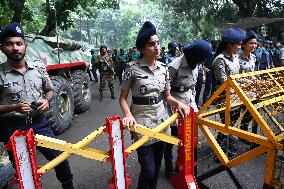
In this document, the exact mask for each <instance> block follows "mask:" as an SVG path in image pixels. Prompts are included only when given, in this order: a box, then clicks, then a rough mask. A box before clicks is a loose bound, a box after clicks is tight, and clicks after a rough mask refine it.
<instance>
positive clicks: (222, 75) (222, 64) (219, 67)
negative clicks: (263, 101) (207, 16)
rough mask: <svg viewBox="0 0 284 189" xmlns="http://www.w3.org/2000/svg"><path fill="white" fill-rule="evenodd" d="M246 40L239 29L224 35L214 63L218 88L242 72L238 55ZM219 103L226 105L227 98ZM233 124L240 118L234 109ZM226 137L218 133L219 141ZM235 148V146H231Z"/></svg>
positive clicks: (232, 112) (232, 114) (222, 116)
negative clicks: (230, 77)
mask: <svg viewBox="0 0 284 189" xmlns="http://www.w3.org/2000/svg"><path fill="white" fill-rule="evenodd" d="M244 38H245V32H244V31H243V30H241V29H239V28H229V29H227V30H225V31H224V32H223V34H222V40H221V42H220V44H219V46H218V48H217V50H216V54H215V59H214V61H213V69H214V74H215V78H216V82H217V87H216V88H218V87H219V86H220V85H221V84H222V83H223V82H225V81H226V80H227V78H228V77H229V76H230V75H234V74H238V73H239V72H240V63H239V59H238V57H237V53H238V52H239V50H240V48H241V42H242V41H243V39H244ZM219 103H225V96H223V97H221V98H220V99H219ZM230 114H231V122H232V121H236V120H237V118H238V116H239V109H233V110H231V112H230ZM220 118H221V121H222V123H225V113H224V112H221V113H220ZM224 138H225V137H224V135H223V134H221V133H218V136H217V140H218V141H219V142H221V141H222V140H223V139H224ZM230 147H231V148H233V147H234V146H230Z"/></svg>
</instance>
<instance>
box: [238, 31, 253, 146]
mask: <svg viewBox="0 0 284 189" xmlns="http://www.w3.org/2000/svg"><path fill="white" fill-rule="evenodd" d="M256 38H257V35H256V33H255V32H253V31H250V32H247V33H246V37H245V39H244V40H243V42H242V51H241V52H240V55H239V60H240V73H247V72H253V71H254V70H255V63H256V56H255V55H254V54H253V53H252V52H253V51H254V50H255V49H256V47H257V40H256ZM254 79H256V78H254ZM252 95H253V94H252ZM242 109H243V111H244V110H245V108H242ZM251 120H252V117H251V115H250V114H249V113H248V112H247V113H245V115H244V118H243V119H242V121H241V126H240V128H241V129H243V130H246V131H247V130H248V125H249V122H250V121H251ZM252 132H253V133H257V124H256V122H255V121H253V124H252ZM241 141H243V142H245V143H247V142H246V140H241Z"/></svg>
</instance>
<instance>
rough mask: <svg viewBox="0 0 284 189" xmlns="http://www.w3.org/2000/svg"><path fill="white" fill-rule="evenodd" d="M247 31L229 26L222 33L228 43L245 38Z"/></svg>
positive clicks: (223, 38) (237, 41)
mask: <svg viewBox="0 0 284 189" xmlns="http://www.w3.org/2000/svg"><path fill="white" fill-rule="evenodd" d="M245 36H246V33H245V31H243V30H242V29H240V28H229V29H227V30H225V31H224V32H223V34H222V41H223V42H227V43H240V42H242V41H243V40H244V39H245Z"/></svg>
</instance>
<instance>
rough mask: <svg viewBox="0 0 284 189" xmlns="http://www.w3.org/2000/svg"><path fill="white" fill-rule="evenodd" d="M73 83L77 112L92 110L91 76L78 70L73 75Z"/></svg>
mask: <svg viewBox="0 0 284 189" xmlns="http://www.w3.org/2000/svg"><path fill="white" fill-rule="evenodd" d="M72 82H73V85H72V89H73V94H74V105H75V112H76V113H82V112H85V111H87V110H88V109H89V108H90V105H91V92H90V88H89V86H90V79H89V76H88V75H87V73H86V72H84V71H82V70H76V71H74V72H73V73H72Z"/></svg>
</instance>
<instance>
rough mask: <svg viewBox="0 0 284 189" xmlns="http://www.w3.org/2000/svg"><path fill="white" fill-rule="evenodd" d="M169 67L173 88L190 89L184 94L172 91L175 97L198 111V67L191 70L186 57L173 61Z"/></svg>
mask: <svg viewBox="0 0 284 189" xmlns="http://www.w3.org/2000/svg"><path fill="white" fill-rule="evenodd" d="M168 67H169V74H170V81H171V86H172V87H179V88H182V87H184V88H189V89H188V91H184V92H175V91H171V94H172V95H173V97H175V98H176V99H177V100H179V101H181V102H183V103H185V104H188V105H189V106H191V107H192V108H193V109H194V110H195V111H198V109H197V105H196V102H195V94H196V92H195V85H196V82H197V77H198V67H196V68H195V69H194V70H191V68H190V67H189V66H188V65H187V62H186V59H185V56H184V55H183V56H181V57H179V58H176V59H175V60H173V61H172V62H171V63H170V64H169V65H168Z"/></svg>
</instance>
